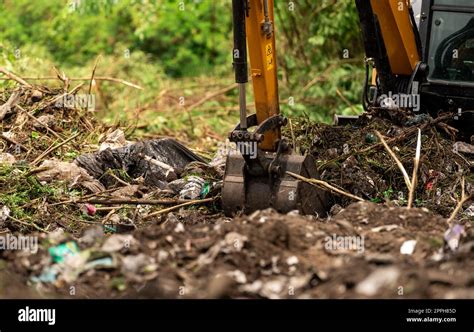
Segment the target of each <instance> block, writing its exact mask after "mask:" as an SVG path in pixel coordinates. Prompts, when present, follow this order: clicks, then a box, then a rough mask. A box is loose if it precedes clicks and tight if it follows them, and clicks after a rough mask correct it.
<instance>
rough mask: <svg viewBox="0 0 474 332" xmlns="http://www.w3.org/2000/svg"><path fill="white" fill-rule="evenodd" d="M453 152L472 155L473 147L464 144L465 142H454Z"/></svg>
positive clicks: (473, 152)
mask: <svg viewBox="0 0 474 332" xmlns="http://www.w3.org/2000/svg"><path fill="white" fill-rule="evenodd" d="M453 152H455V153H459V152H461V153H465V154H474V145H472V144H469V143H466V142H456V143H454V144H453Z"/></svg>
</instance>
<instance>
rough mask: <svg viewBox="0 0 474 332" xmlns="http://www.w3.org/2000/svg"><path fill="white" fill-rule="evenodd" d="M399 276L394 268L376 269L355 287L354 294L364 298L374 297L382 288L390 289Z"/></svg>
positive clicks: (398, 271)
mask: <svg viewBox="0 0 474 332" xmlns="http://www.w3.org/2000/svg"><path fill="white" fill-rule="evenodd" d="M399 276H400V270H399V269H398V268H396V267H383V268H378V269H377V270H375V271H374V272H372V273H371V274H370V275H369V276H368V277H367V278H365V279H364V280H362V281H361V282H360V283H359V284H358V285H357V286H356V289H355V290H356V292H357V293H358V294H360V295H364V296H375V295H377V293H378V292H379V291H380V290H382V289H383V288H387V287H392V286H393V285H394V284H395V283H396V282H397V280H398V277H399Z"/></svg>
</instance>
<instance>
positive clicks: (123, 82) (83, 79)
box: [0, 76, 143, 90]
mask: <svg viewBox="0 0 474 332" xmlns="http://www.w3.org/2000/svg"><path fill="white" fill-rule="evenodd" d="M24 79H25V80H28V81H49V80H57V79H58V78H57V77H56V76H45V77H25V78H24ZM90 79H91V78H90V77H72V78H68V80H69V81H89V80H90ZM0 80H13V78H10V77H0ZM94 80H96V81H108V82H114V83H120V84H123V85H126V86H129V87H131V88H134V89H138V90H143V88H142V87H141V86H139V85H137V84H134V83H131V82H128V81H125V80H122V79H120V78H115V77H109V76H96V77H94ZM25 83H26V82H25ZM27 84H28V83H27Z"/></svg>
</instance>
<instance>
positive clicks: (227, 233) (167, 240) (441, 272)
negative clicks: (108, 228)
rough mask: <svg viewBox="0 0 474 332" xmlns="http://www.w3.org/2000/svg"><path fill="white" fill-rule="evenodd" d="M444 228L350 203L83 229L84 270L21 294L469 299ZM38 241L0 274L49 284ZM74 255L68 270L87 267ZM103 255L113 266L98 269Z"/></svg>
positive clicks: (468, 242)
mask: <svg viewBox="0 0 474 332" xmlns="http://www.w3.org/2000/svg"><path fill="white" fill-rule="evenodd" d="M447 228H448V226H447V223H446V220H445V219H444V218H442V217H439V216H436V215H433V214H432V213H430V212H427V211H425V210H423V209H411V210H406V209H404V208H400V207H392V208H388V207H386V206H383V205H378V204H374V203H356V204H352V205H350V206H349V207H347V208H346V209H344V210H342V211H341V212H339V213H338V214H337V215H336V216H334V217H333V218H330V219H328V220H318V219H316V218H314V217H311V216H306V217H304V216H299V215H297V214H289V215H281V214H277V213H276V212H273V211H271V210H266V211H259V212H256V213H254V214H253V215H251V216H246V217H239V218H235V219H233V220H229V219H227V218H222V217H221V216H218V215H214V216H205V215H203V214H202V213H199V212H197V211H182V212H180V213H176V214H175V213H170V214H168V216H167V217H166V218H163V220H162V221H161V222H159V223H157V224H155V225H150V226H148V227H146V228H143V229H141V230H138V231H135V232H134V233H133V234H130V235H120V236H119V235H111V236H109V237H106V236H105V237H104V236H103V235H100V233H98V235H97V238H95V240H93V238H91V234H94V232H97V230H93V229H92V230H90V231H88V232H87V233H86V234H85V235H83V236H82V237H81V238H79V239H77V243H78V246H79V247H80V249H79V250H80V252H81V253H85V252H90V251H93V252H94V254H93V255H92V254H91V255H89V256H88V257H89V259H88V263H89V265H91V266H93V267H89V268H86V267H83V266H80V267H79V269H80V270H81V269H83V270H84V272H83V273H81V274H80V275H78V276H77V277H76V275H75V274H73V275H74V276H75V277H73V279H70V278H71V276H70V275H71V274H70V273H67V272H64V271H67V269H66V268H63V269H62V270H61V269H60V271H61V272H60V273H59V274H58V275H59V277H57V278H56V277H54V278H51V279H43V280H44V281H45V282H44V283H42V284H41V287H40V288H38V285H39V284H35V285H36V288H30V289H31V294H30V295H32V296H39V293H38V292H39V291H40V292H41V294H42V296H45V295H46V296H49V297H51V296H55V297H81V298H89V297H94V298H95V297H117V298H119V297H120V298H124V297H125V298H127V297H133V298H135V297H140V298H177V297H178V298H179V297H182V298H209V297H212V298H215V297H216V298H223V297H232V298H236V297H243V298H315V297H317V298H353V297H369V298H370V297H375V298H377V297H393V298H402V297H404V298H406V297H408V298H466V297H469V298H474V279H473V276H472V275H471V273H470V271H472V269H473V268H474V259H473V258H474V255H473V250H474V229H473V228H472V227H471V226H470V225H466V227H465V229H463V232H462V235H461V237H460V239H459V240H460V241H459V242H460V243H461V245H460V246H459V248H458V249H457V250H456V251H452V250H451V249H450V248H449V246H448V244H447V243H446V240H445V231H446V229H447ZM40 236H41V238H42V239H43V240H42V242H41V243H42V244H41V249H40V251H39V252H38V253H37V254H25V253H17V252H10V253H8V255H3V259H5V260H7V261H8V263H7V265H6V266H7V267H8V268H4V270H3V271H9V273H15V274H16V275H20V276H22V279H23V282H25V283H26V282H27V281H28V282H29V283H31V282H32V280H35V279H36V280H37V279H38V278H50V277H49V275H48V273H49V272H47V273H46V272H45V271H48V268H49V267H50V266H51V264H53V263H52V260H53V258H52V256H51V251H49V253H48V250H47V247H48V246H49V247H51V246H52V244H53V243H54V242H55V241H56V243H57V240H58V239H57V238H58V235H57V234H55V235H54V236H53V235H49V236H46V235H44V234H42V235H40ZM69 240H71V239H69ZM62 241H65V239H63V240H62ZM347 244H350V245H349V246H347ZM74 257H79V254H77V255H76V256H73V259H72V261H74V262H75V264H72V263H71V265H72V266H74V267H77V266H79V265H81V264H83V265H84V264H87V263H80V262H81V260H80V259H78V258H76V259H74ZM104 257H113V259H112V258H111V259H110V262H109V263H107V264H106V263H104V261H103V260H104ZM99 261H100V262H101V263H98V262H99ZM78 262H79V263H78ZM91 262H97V263H92V264H90V263H91ZM86 266H87V265H86ZM81 271H82V270H81ZM3 273H6V272H3ZM68 278H69V281H68ZM11 279H12V278H9V279H8V278H7V279H5V280H11ZM65 280H66V281H65ZM4 287H8V285H5V286H4ZM71 287H73V288H71ZM33 289H35V290H33ZM71 289H74V293H73V294H72V295H71Z"/></svg>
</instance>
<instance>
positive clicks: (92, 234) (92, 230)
mask: <svg viewBox="0 0 474 332" xmlns="http://www.w3.org/2000/svg"><path fill="white" fill-rule="evenodd" d="M103 237H104V228H103V227H102V226H101V225H94V226H91V227H89V228H87V229H86V230H85V231H84V234H83V235H82V237H81V238H80V239H79V242H80V243H81V244H84V245H85V246H87V247H90V246H92V245H93V244H94V243H95V242H96V241H98V240H100V239H102V238H103Z"/></svg>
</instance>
